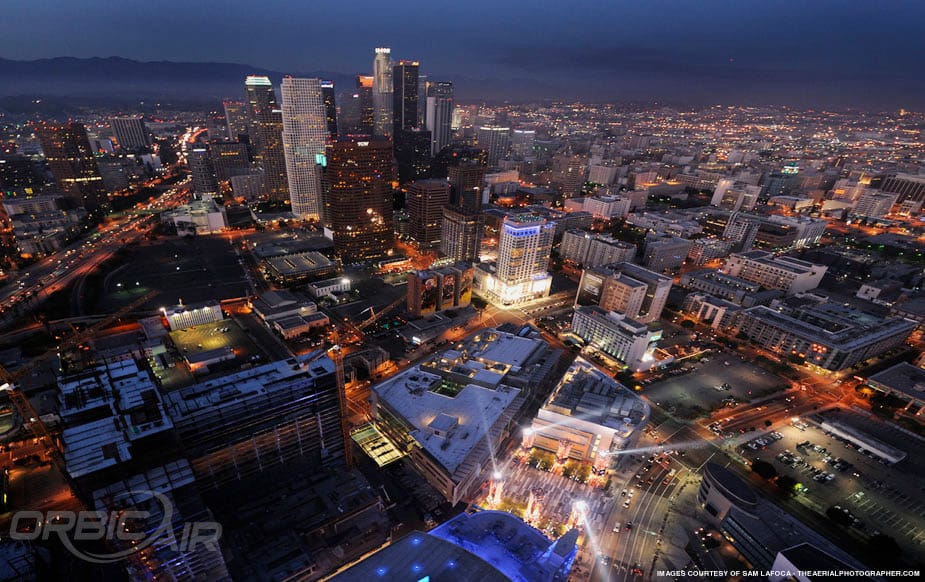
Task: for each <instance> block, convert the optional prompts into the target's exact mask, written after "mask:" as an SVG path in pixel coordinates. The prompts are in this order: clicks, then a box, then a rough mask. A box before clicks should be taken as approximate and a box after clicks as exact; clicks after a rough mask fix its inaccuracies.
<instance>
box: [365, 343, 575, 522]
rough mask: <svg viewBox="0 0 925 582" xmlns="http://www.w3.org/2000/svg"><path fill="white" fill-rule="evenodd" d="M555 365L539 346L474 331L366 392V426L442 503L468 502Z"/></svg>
mask: <svg viewBox="0 0 925 582" xmlns="http://www.w3.org/2000/svg"><path fill="white" fill-rule="evenodd" d="M557 360H558V358H557V354H556V352H555V351H553V350H552V349H551V348H550V347H549V345H548V344H547V343H546V342H545V341H543V340H542V339H539V338H531V337H521V336H520V335H517V334H513V333H507V332H503V331H499V330H496V329H484V330H481V331H480V332H478V334H477V335H475V336H472V337H470V338H468V339H466V340H463V341H462V342H459V343H458V344H457V345H456V347H455V349H452V350H447V351H445V352H442V353H439V354H436V355H434V356H432V357H431V358H430V359H429V360H427V361H426V362H424V363H422V364H419V365H417V366H414V367H412V368H410V369H408V370H405V371H404V372H402V373H400V374H398V375H397V376H394V377H392V378H390V379H388V380H386V381H384V382H382V383H380V384H377V385H375V386H373V387H372V400H373V416H374V425H375V427H376V429H377V431H379V432H380V433H381V434H382V435H383V436H384V437H385V438H386V439H387V440H388V442H390V443H391V444H392V446H393V447H395V449H396V450H397V451H398V452H399V453H400V454H404V455H407V456H408V457H409V460H410V461H411V464H412V465H413V466H414V468H415V469H416V470H417V471H418V472H419V473H420V474H421V476H422V477H423V478H424V479H426V480H427V482H428V483H430V484H431V485H432V486H433V487H434V488H435V489H436V490H437V491H439V492H440V493H441V494H442V495H443V496H444V498H445V499H446V500H447V501H450V502H451V503H452V504H454V505H455V504H456V503H459V502H460V501H464V500H465V501H468V500H471V499H472V497H473V496H474V495H475V494H476V493H477V492H478V490H479V487H480V486H481V484H482V482H483V481H484V480H485V479H486V478H487V475H486V472H490V471H491V470H492V469H493V464H492V459H493V458H494V457H495V456H496V455H497V454H498V453H499V452H500V447H501V443H503V442H504V440H505V439H506V438H507V437H508V436H509V435H510V433H511V431H512V430H514V429H515V428H516V427H517V423H516V421H515V419H516V418H517V415H518V414H519V413H520V411H521V409H522V408H523V406H524V404H525V403H526V401H527V400H528V399H529V398H531V397H532V396H533V395H534V394H536V393H540V392H542V390H543V389H544V387H549V386H550V385H551V383H552V382H554V381H555V378H554V376H555V365H556V361H557Z"/></svg>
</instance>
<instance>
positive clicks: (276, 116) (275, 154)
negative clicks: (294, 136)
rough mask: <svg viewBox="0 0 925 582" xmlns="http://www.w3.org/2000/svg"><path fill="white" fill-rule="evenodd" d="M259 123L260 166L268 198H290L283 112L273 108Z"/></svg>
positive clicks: (262, 116) (272, 199) (277, 199)
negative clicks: (284, 145)
mask: <svg viewBox="0 0 925 582" xmlns="http://www.w3.org/2000/svg"><path fill="white" fill-rule="evenodd" d="M261 119H262V121H261V122H260V123H258V124H257V140H258V141H259V142H260V143H261V144H262V145H261V148H262V151H263V153H262V155H261V159H260V168H261V169H262V170H263V181H264V186H265V191H266V197H267V199H268V200H271V201H274V202H283V201H287V200H289V178H288V177H287V176H286V153H285V148H284V147H283V112H282V110H280V109H273V110H271V111H267V112H266V113H263V114H262V115H261Z"/></svg>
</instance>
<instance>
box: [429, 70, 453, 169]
mask: <svg viewBox="0 0 925 582" xmlns="http://www.w3.org/2000/svg"><path fill="white" fill-rule="evenodd" d="M424 93H425V99H426V101H425V105H424V127H425V128H426V129H427V131H429V132H430V143H431V146H430V155H431V157H434V156H436V155H437V153H438V152H439V151H440V150H442V149H443V148H444V147H446V146H447V145H449V143H450V138H451V137H452V129H451V124H452V121H453V83H451V82H449V81H428V82H427V83H426V84H425V86H424Z"/></svg>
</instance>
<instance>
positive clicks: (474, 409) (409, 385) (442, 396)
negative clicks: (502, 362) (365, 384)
mask: <svg viewBox="0 0 925 582" xmlns="http://www.w3.org/2000/svg"><path fill="white" fill-rule="evenodd" d="M444 384H446V382H445V381H444V379H443V378H442V377H440V376H438V375H436V374H432V373H430V372H425V371H424V370H422V369H421V368H420V367H415V368H410V369H408V370H406V371H404V372H402V373H401V374H399V375H397V376H395V377H393V378H391V379H389V380H387V381H386V382H383V383H381V384H377V385H375V386H373V388H372V390H373V391H374V392H375V393H376V396H377V398H378V399H379V400H380V401H381V402H382V403H384V404H385V405H386V406H387V407H388V408H389V409H391V410H392V411H394V412H395V413H397V414H399V415H400V416H401V417H402V418H404V419H405V420H406V421H407V422H408V423H409V424H411V425H412V426H413V427H414V428H413V429H412V430H411V433H410V434H411V436H412V437H414V439H415V440H416V441H417V442H418V443H419V444H420V446H421V447H423V448H424V449H425V450H426V451H427V452H428V453H429V454H430V455H431V456H432V457H433V458H434V459H435V460H436V461H437V462H439V463H440V464H441V465H442V466H443V467H444V468H445V469H446V470H447V472H449V473H453V472H455V471H456V470H457V469H458V468H460V466H461V465H463V462H464V461H465V460H466V458H467V457H468V456H469V455H470V454H471V453H473V452H474V451H475V450H476V448H477V447H478V446H479V445H480V444H481V443H482V442H483V441H484V439H485V435H487V434H489V433H490V432H491V430H492V428H493V426H494V425H495V423H496V422H497V421H498V419H500V418H501V416H502V415H503V414H504V413H505V412H508V409H509V408H511V407H512V405H513V406H518V407H519V405H515V400H517V398H518V396H519V395H520V390H518V389H516V388H511V387H508V386H499V387H498V388H497V389H490V388H485V387H483V386H478V385H475V384H467V385H465V386H462V387H461V388H460V387H459V386H447V387H444V386H443V385H444ZM518 402H521V401H518ZM513 412H515V411H509V412H508V414H509V415H510V414H513ZM435 421H436V422H435ZM446 427H450V428H448V429H447V430H442V429H445V428H446Z"/></svg>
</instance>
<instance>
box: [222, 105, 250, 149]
mask: <svg viewBox="0 0 925 582" xmlns="http://www.w3.org/2000/svg"><path fill="white" fill-rule="evenodd" d="M222 106H223V107H224V108H225V125H227V126H228V139H230V140H231V141H243V138H242V136H245V135H247V112H246V111H245V109H244V103H241V102H240V101H223V102H222Z"/></svg>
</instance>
